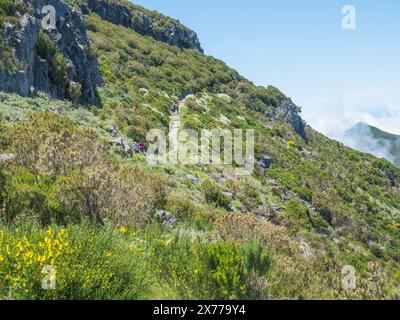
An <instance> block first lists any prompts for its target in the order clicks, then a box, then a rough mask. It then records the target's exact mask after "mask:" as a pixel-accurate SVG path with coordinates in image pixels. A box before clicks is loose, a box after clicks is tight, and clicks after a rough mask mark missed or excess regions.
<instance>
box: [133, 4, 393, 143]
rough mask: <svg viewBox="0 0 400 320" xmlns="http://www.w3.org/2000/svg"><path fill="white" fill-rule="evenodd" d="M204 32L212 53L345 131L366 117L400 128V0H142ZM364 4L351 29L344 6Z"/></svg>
mask: <svg viewBox="0 0 400 320" xmlns="http://www.w3.org/2000/svg"><path fill="white" fill-rule="evenodd" d="M133 2H134V3H136V4H140V5H142V6H144V7H146V8H149V9H153V10H157V11H159V12H162V13H164V14H166V15H169V16H171V17H173V18H176V19H179V20H180V21H181V22H182V23H183V24H185V25H187V26H188V27H190V28H192V29H193V30H195V31H196V32H197V33H198V36H199V38H200V41H201V43H202V46H203V48H204V49H205V53H206V54H208V55H212V56H214V57H216V58H219V59H221V60H223V61H225V62H226V63H227V64H228V65H229V66H231V67H233V68H235V69H236V70H238V71H239V72H240V73H241V74H242V75H244V76H245V77H247V78H248V79H250V80H252V81H253V82H254V83H256V84H258V85H264V86H266V85H269V84H272V85H274V86H276V87H278V88H279V89H281V90H282V91H283V92H284V93H285V94H287V95H288V96H290V97H291V98H292V99H293V100H294V102H295V103H297V104H298V105H300V106H302V108H303V117H304V118H305V119H306V120H307V122H308V123H309V124H310V125H312V126H313V127H314V128H316V129H317V130H319V131H321V132H323V133H325V134H327V135H329V136H331V137H334V138H339V137H340V135H341V133H342V132H343V130H345V129H346V128H348V127H350V126H351V125H352V124H354V123H356V122H358V121H364V122H368V123H370V124H372V125H375V126H379V127H381V128H382V129H384V130H387V131H391V132H394V133H400V126H399V124H400V1H398V0H380V1H378V0H363V1H361V0H348V1H339V0H328V1H326V0H325V1H320V0H303V1H298V0H279V1H278V0H276V1H270V0H246V1H242V0H235V1H232V0H134V1H133ZM344 5H352V6H354V7H355V8H356V17H357V28H356V30H344V29H342V27H341V23H342V18H343V14H342V12H341V11H342V7H343V6H344Z"/></svg>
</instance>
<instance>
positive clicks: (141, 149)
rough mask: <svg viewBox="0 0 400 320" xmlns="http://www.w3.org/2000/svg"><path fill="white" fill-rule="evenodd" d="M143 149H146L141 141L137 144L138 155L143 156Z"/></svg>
mask: <svg viewBox="0 0 400 320" xmlns="http://www.w3.org/2000/svg"><path fill="white" fill-rule="evenodd" d="M145 149H146V145H145V144H144V142H143V141H140V142H139V153H140V154H143V153H144V152H145Z"/></svg>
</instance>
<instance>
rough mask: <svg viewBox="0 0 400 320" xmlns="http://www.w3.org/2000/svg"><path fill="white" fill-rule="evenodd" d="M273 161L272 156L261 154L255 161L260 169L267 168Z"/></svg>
mask: <svg viewBox="0 0 400 320" xmlns="http://www.w3.org/2000/svg"><path fill="white" fill-rule="evenodd" d="M273 163H274V161H273V160H272V158H271V157H270V156H268V155H262V156H261V158H260V160H259V161H258V162H257V166H258V168H259V169H261V170H262V171H265V170H267V169H269V167H270V166H271V165H272V164H273Z"/></svg>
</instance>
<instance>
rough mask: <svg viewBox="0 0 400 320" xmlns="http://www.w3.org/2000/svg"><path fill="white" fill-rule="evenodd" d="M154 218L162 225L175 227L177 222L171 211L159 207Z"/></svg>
mask: <svg viewBox="0 0 400 320" xmlns="http://www.w3.org/2000/svg"><path fill="white" fill-rule="evenodd" d="M156 219H157V221H159V223H160V225H161V226H163V227H169V228H175V227H176V224H177V221H176V218H175V217H174V215H173V214H172V213H170V212H167V211H165V210H161V209H160V210H157V212H156Z"/></svg>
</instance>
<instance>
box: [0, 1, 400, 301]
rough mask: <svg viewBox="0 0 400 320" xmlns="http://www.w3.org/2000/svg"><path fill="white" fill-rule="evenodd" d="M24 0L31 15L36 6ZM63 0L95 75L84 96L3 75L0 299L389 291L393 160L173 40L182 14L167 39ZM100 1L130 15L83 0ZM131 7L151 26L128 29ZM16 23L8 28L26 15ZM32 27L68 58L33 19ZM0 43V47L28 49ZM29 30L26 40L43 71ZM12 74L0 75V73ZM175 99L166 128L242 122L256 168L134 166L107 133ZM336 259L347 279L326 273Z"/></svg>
mask: <svg viewBox="0 0 400 320" xmlns="http://www.w3.org/2000/svg"><path fill="white" fill-rule="evenodd" d="M39 2H40V1H39ZM0 3H1V6H2V10H3V11H2V12H3V13H2V16H3V18H2V21H3V22H2V23H3V25H4V24H6V22H4V21H7V23H8V24H7V26H8V27H7V28H11V27H10V25H11V24H12V23H13V22H12V21H13V20H18V21H24V20H23V18H22V14H21V15H19V14H16V19H9V18H8V17H7V12H11V11H9V10H11V9H9V7H8V6H9V5H10V2H8V1H2V2H0ZM24 3H25V6H26V8H27V11H26V12H28V13H27V14H32V15H35V12H36V11H37V8H36V7H35V4H36V3H37V2H35V1H26V2H24ZM50 3H53V4H54V5H60V4H62V2H61V1H59V0H54V1H50ZM68 3H69V6H75V8H76V9H74V10H76V12H77V14H79V15H80V16H82V17H83V19H84V22H85V25H86V27H85V28H83V29H81V32H82V33H81V34H83V35H86V36H87V39H89V40H90V41H89V42H88V44H87V47H86V49H85V50H86V51H85V52H87V53H90V55H89V56H90V59H93V61H95V62H96V64H93V68H95V67H96V66H97V68H98V72H99V75H100V77H101V80H102V81H94V82H90V85H93V88H94V90H95V96H96V101H95V102H96V104H94V105H93V104H90V103H89V100H88V99H86V98H85V97H86V96H85V93H84V88H83V87H84V86H83V85H82V86H80V87H79V86H77V87H74V88H75V89H77V90H75V91H74V92H75V94H74V95H72V94H66V95H62V94H60V92H61V91H57V90H56V91H54V90H51V88H54V86H53V85H54V83H53V81H50V83H53V84H52V85H50V86H49V87H47V88H48V89H49V90H45V89H46V88H43V90H32V92H28V93H27V94H25V95H24V97H23V96H21V92H19V91H18V90H12V89H13V88H12V87H8V88H9V90H5V91H8V92H3V93H0V111H1V115H2V116H1V119H2V121H1V126H0V149H1V150H0V154H1V156H0V158H1V175H0V187H1V198H0V200H1V204H2V208H3V209H2V211H1V224H0V238H1V242H0V297H2V298H28V299H33V298H37V299H49V298H55V299H149V298H153V299H163V298H174V299H196V298H203V299H204V298H205V299H236V298H242V299H269V298H270V299H311V298H315V299H332V298H340V299H346V298H357V299H374V298H398V296H399V281H400V268H399V262H400V249H399V241H400V234H399V232H400V231H399V222H400V221H399V214H400V201H399V196H400V170H399V169H398V168H396V167H394V166H393V165H391V164H390V163H389V162H388V161H385V160H381V159H377V158H375V157H373V156H370V155H368V154H363V153H360V152H357V151H354V150H352V149H350V148H347V147H345V146H343V145H342V144H340V143H338V142H336V141H332V140H330V139H328V138H326V137H324V136H323V135H321V134H319V133H318V132H316V131H314V130H313V129H312V128H310V127H308V126H306V124H305V123H304V121H303V120H302V119H301V117H300V116H299V114H300V108H299V107H298V106H296V105H295V104H294V103H293V102H292V100H291V99H290V98H289V97H287V96H285V95H284V94H283V93H282V92H280V91H279V90H278V89H276V88H274V87H268V88H263V87H259V86H256V85H254V84H253V83H251V82H250V81H248V80H246V79H245V78H243V77H242V76H240V75H239V74H238V73H237V72H236V71H235V70H232V69H231V68H229V67H228V66H226V65H225V64H224V63H223V62H222V61H219V60H217V59H215V58H213V57H209V56H206V55H204V54H203V53H202V52H201V47H200V46H197V44H196V45H194V46H192V47H190V46H188V45H185V46H184V45H182V43H186V44H187V43H189V42H187V41H184V39H186V37H189V38H190V37H191V36H190V35H193V34H192V33H191V31H190V30H188V29H187V28H184V27H182V28H183V29H182V30H186V31H185V32H183V33H182V34H181V37H182V38H181V39H182V41H183V42H179V41H178V42H174V41H170V39H172V38H170V37H167V36H165V37H160V36H158V35H159V34H167V33H163V28H166V29H168V27H167V26H166V25H169V24H172V25H175V26H176V27H177V28H181V27H180V25H179V24H177V22H175V21H173V20H170V19H169V18H166V17H165V16H162V15H160V14H157V13H154V12H149V11H147V10H145V9H142V8H140V7H136V6H134V5H130V4H127V3H126V2H122V1H102V0H92V1H72V0H71V1H68ZM21 5H22V3H21ZM115 5H116V6H122V7H123V8H125V10H127V12H130V13H131V14H132V17H133V18H132V17H131V18H130V19H128V20H122V21H121V20H119V19H116V20H112V19H111V18H110V16H113V15H112V14H111V13H110V15H107V14H104V15H99V14H98V11H100V10H97V9H96V8H99V7H100V8H105V9H106V10H109V11H108V12H114V11H112V10H114V9H113V6H115ZM25 6H24V7H25ZM69 6H68V8H71V7H69ZM102 6H103V7H102ZM118 8H121V7H118ZM12 10H14V11H13V12H16V11H18V10H22V9H16V8H14V7H13V9H12ZM70 10H72V9H70ZM110 10H111V11H110ZM29 12H31V13H29ZM140 12H142V13H143V14H145V15H146V16H147V17H151V19H152V20H153V22H154V24H153V25H155V26H159V28H160V29H161V31H160V30H158V31H157V32H154V29H152V31H151V30H150V29H149V30H147V31H148V32H144V31H143V30H142V29H140V28H139V27H138V26H142V22H141V21H139V22H138V21H136V20H135V19H134V17H135V16H136V14H137V15H139V16H142V17H143V15H141V14H140ZM18 17H19V18H18ZM128 17H129V15H128ZM18 21H15V27H14V28H15V30H20V28H22V29H23V28H26V25H24V24H23V23H22V25H19V23H18ZM24 26H25V27H24ZM7 28H5V29H7ZM57 28H58V29H57V30H58V31H59V32H60V34H62V32H64V31H63V30H61V26H60V25H57ZM2 30H4V28H3V29H2ZM164 30H165V29H164ZM150 31H151V32H150ZM160 32H161V33H160ZM16 34H17V35H18V34H19V33H18V32H17V33H16ZM22 34H23V33H22ZM40 38H42V39H44V38H45V39H46V43H47V44H49V46H45V47H44V48H54V50H55V51H56V52H57V53H58V54H60V55H61V56H62V57H63V59H65V61H67V62H68V61H70V62H71V61H72V63H73V57H72V56H71V55H70V52H68V51H66V50H65V48H64V47H63V46H62V44H60V43H58V42H55V41H54V39H53V36H52V34H51V33H49V34H48V32H46V31H45V30H40V27H39V29H38V39H40ZM3 43H4V44H5V45H3V46H2V47H1V49H0V52H2V54H3V53H4V52H8V53H7V54H8V55H9V56H10V58H11V59H16V60H19V61H20V63H21V64H23V63H28V62H29V61H28V60H23V59H22V58H21V57H19V56H18V55H15V53H16V52H18V50H17V49H16V48H15V47H14V46H13V42H12V41H9V42H7V41H4V42H3ZM41 43H42V42H40V41H38V42H37V48H40V50H38V51H37V53H38V54H39V53H41V56H42V58H41V59H42V60H43V57H44V58H45V59H44V60H46V59H47V60H48V61H49V62H50V63H53V64H54V68H55V70H58V68H59V65H58V64H57V63H56V61H57V60H56V61H55V60H54V55H46V51H43V47H41V46H40V44H41ZM193 43H197V41H194V42H193ZM38 46H39V47H38ZM53 52H54V51H53ZM87 53H82V52H81V54H83V55H84V56H86V57H87ZM46 57H47V58H46ZM34 58H35V57H34ZM63 59H61V60H60V59H58V61H61V62H60V63H61V65H62V64H63V62H62V61H63ZM33 61H38V60H36V58H35V59H34V60H33ZM94 70H95V69H92V70H91V71H90V72H89V74H93V72H94ZM13 72H14V71H13V70H10V69H9V68H8V67H7V66H6V65H3V66H2V69H1V71H0V73H3V74H6V75H7V79H12V74H13ZM49 74H51V70H49ZM75 76H76V74H74V73H68V72H67V74H66V78H65V79H66V82H65V85H66V87H65V88H66V90H67V91H66V92H70V91H69V90H70V88H71V86H70V84H71V81H72V82H74V83H80V82H79V81H80V79H79V77H78V78H76V77H75ZM35 83H36V82H35V79H33V80H32V83H31V84H32V85H33V86H34V85H35ZM55 87H56V88H58V89H60V88H62V86H61V87H60V86H57V85H56V86H55ZM12 92H16V93H12ZM18 94H19V95H18ZM177 106H179V108H180V111H181V112H180V120H181V127H182V128H190V129H193V130H197V131H200V130H202V129H213V128H221V129H224V128H229V129H233V128H240V129H254V130H255V142H256V143H255V153H256V158H257V160H262V159H265V158H268V159H270V161H269V162H268V165H265V166H264V167H262V166H258V167H257V169H256V171H255V172H254V173H253V174H252V175H250V176H237V175H234V174H233V173H232V169H233V168H232V166H226V165H225V166H206V165H157V166H150V165H148V164H147V162H146V157H145V156H143V155H135V157H134V158H132V157H129V156H127V154H126V153H125V152H124V150H123V149H121V148H120V147H119V146H116V144H115V140H116V138H118V139H122V140H123V141H125V142H129V143H133V142H134V141H139V140H143V139H145V137H146V134H147V132H148V131H149V130H150V129H153V128H161V129H164V130H166V131H168V130H169V122H170V120H171V114H172V110H175V109H176V108H177ZM109 127H113V128H115V129H116V131H117V137H115V134H114V133H113V132H111V133H113V134H110V131H109V130H108V128H109ZM348 265H350V266H353V267H354V268H355V270H356V275H357V282H356V285H357V286H356V289H355V290H346V289H345V288H344V287H343V285H342V284H343V283H342V280H343V279H344V277H345V276H346V275H343V274H342V269H343V267H344V266H348ZM45 266H53V267H54V269H55V270H56V286H55V288H53V289H50V290H45V289H43V288H42V279H43V277H44V275H46V270H47V269H46V270H44V271H45V273H44V274H43V273H42V271H43V268H44V267H45Z"/></svg>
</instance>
